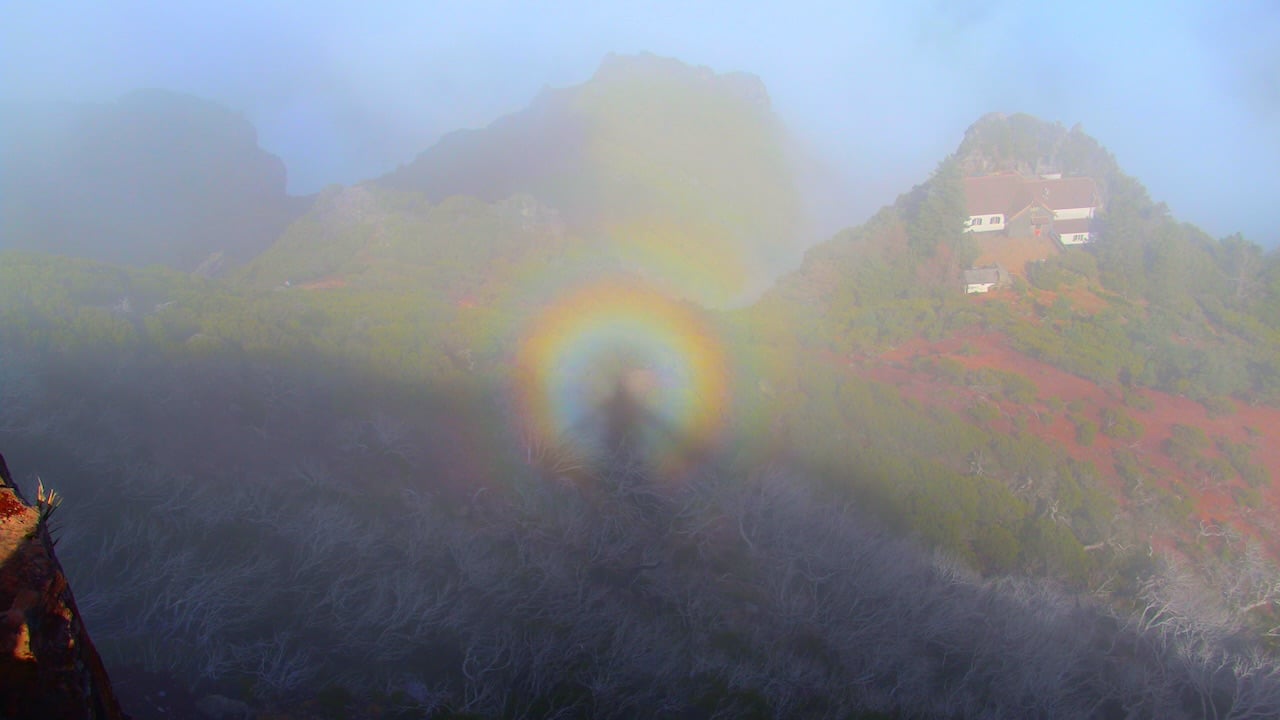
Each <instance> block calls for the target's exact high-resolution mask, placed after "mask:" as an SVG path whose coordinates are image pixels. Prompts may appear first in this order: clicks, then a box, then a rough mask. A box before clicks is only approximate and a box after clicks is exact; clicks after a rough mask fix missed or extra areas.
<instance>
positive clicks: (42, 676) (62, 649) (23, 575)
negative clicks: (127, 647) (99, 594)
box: [0, 456, 127, 720]
mask: <svg viewBox="0 0 1280 720" xmlns="http://www.w3.org/2000/svg"><path fill="white" fill-rule="evenodd" d="M0 717H3V718H6V720H8V719H13V720H18V719H20V718H32V719H33V720H35V719H36V718H41V719H47V718H91V719H93V720H111V719H114V718H127V716H126V715H125V714H124V713H123V712H121V710H120V706H119V704H118V703H117V702H116V698H115V694H114V693H113V692H112V689H111V682H110V680H109V679H108V678H107V672H106V669H105V668H104V667H103V665H102V660H101V659H100V658H99V657H98V652H97V650H95V649H94V647H93V643H92V642H90V640H89V634H88V633H87V632H86V631H85V627H84V623H83V622H82V620H81V618H80V613H79V611H78V610H77V609H76V603H75V599H74V598H73V597H72V595H71V588H70V586H69V585H68V584H67V578H66V576H65V575H64V574H63V572H62V566H61V565H59V564H58V559H57V557H55V556H54V552H53V541H52V540H51V539H50V537H49V533H48V530H47V529H46V528H45V527H44V526H43V525H42V524H41V523H40V522H39V512H38V511H37V510H36V508H33V507H31V506H30V505H28V504H27V503H26V502H25V501H24V500H23V498H22V497H21V496H20V495H19V494H18V491H17V488H16V487H14V484H13V481H12V478H11V477H10V476H9V472H8V468H6V467H5V464H4V457H3V456H0Z"/></svg>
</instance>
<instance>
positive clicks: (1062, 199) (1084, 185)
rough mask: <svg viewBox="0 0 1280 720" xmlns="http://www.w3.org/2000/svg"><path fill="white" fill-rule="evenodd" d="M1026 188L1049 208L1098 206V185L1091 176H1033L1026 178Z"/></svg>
mask: <svg viewBox="0 0 1280 720" xmlns="http://www.w3.org/2000/svg"><path fill="white" fill-rule="evenodd" d="M1027 189H1028V190H1029V191H1030V192H1031V196H1032V197H1033V198H1035V199H1037V200H1039V201H1041V202H1043V203H1044V204H1045V206H1046V207H1048V208H1049V209H1050V210H1067V209H1070V208H1087V207H1097V206H1098V186H1097V185H1096V184H1094V182H1093V178H1088V177H1068V178H1059V179H1057V180H1041V179H1039V178H1035V179H1030V180H1028V182H1027Z"/></svg>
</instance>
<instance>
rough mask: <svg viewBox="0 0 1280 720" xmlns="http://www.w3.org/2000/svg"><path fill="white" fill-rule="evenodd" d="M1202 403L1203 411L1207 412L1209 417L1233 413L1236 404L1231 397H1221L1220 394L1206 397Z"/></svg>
mask: <svg viewBox="0 0 1280 720" xmlns="http://www.w3.org/2000/svg"><path fill="white" fill-rule="evenodd" d="M1202 404H1203V405H1204V409H1205V412H1207V413H1209V417H1214V418H1216V417H1226V416H1228V415H1233V414H1234V413H1235V411H1236V405H1235V403H1233V402H1231V398H1227V397H1222V396H1220V395H1215V396H1214V397H1210V398H1206V399H1205V400H1204V402H1203V403H1202Z"/></svg>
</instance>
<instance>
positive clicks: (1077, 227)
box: [1053, 218, 1092, 235]
mask: <svg viewBox="0 0 1280 720" xmlns="http://www.w3.org/2000/svg"><path fill="white" fill-rule="evenodd" d="M1091 222H1092V221H1091V220H1090V219H1089V218H1073V219H1071V220H1054V221H1053V231H1054V232H1056V233H1058V234H1059V235H1074V234H1076V233H1086V232H1089V229H1090V227H1091V225H1090V223H1091Z"/></svg>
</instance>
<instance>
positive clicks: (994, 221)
mask: <svg viewBox="0 0 1280 720" xmlns="http://www.w3.org/2000/svg"><path fill="white" fill-rule="evenodd" d="M991 224H992V225H999V224H1000V216H999V215H992V216H991Z"/></svg>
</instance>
